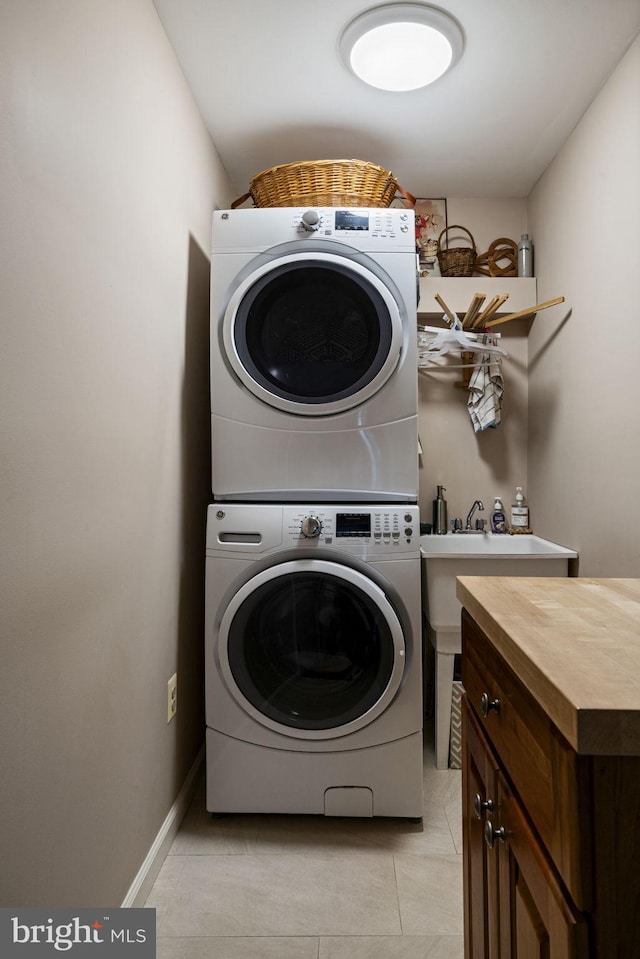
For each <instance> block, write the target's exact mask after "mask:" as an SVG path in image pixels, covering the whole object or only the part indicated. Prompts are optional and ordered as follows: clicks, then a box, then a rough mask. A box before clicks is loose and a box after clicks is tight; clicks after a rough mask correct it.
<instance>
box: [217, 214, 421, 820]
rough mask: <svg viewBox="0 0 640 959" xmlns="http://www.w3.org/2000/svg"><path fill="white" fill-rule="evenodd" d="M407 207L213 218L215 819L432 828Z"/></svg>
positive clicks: (411, 234)
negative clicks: (426, 807)
mask: <svg viewBox="0 0 640 959" xmlns="http://www.w3.org/2000/svg"><path fill="white" fill-rule="evenodd" d="M416 283H417V281H416V258H415V233H414V216H413V213H412V212H411V211H409V210H401V209H377V208H376V209H365V208H356V209H354V208H351V209H340V208H325V209H293V208H258V209H247V210H229V211H217V212H215V213H214V216H213V243H212V259H211V431H212V432H211V435H212V488H213V500H214V501H213V503H212V504H211V505H210V506H209V508H208V514H207V555H206V638H205V655H206V676H205V684H206V723H207V739H206V752H207V786H206V796H207V809H208V810H209V811H211V812H218V813H219V812H259V813H315V814H322V815H327V816H331V815H333V816H396V817H400V816H402V817H408V818H412V819H414V818H415V819H417V818H420V817H421V816H422V717H423V710H422V643H421V629H420V615H421V614H420V608H421V603H420V552H419V529H420V525H419V516H418V506H417V497H418V438H417V362H416V336H415V329H416V325H415V322H416Z"/></svg>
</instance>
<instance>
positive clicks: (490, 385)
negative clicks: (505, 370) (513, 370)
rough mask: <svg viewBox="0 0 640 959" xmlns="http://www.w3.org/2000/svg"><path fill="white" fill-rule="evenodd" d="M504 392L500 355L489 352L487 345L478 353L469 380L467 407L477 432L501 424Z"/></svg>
mask: <svg viewBox="0 0 640 959" xmlns="http://www.w3.org/2000/svg"><path fill="white" fill-rule="evenodd" d="M501 352H503V351H501ZM503 393H504V384H503V381H502V367H501V363H500V357H499V356H498V355H496V354H495V353H492V352H489V348H488V347H487V349H486V350H485V351H484V352H482V353H479V354H478V361H477V363H476V365H475V368H474V371H473V373H472V374H471V378H470V380H469V399H468V400H467V409H468V410H469V416H470V417H471V422H472V423H473V429H474V431H475V432H476V433H481V432H482V431H483V430H486V429H489V428H495V427H496V426H498V425H499V423H500V420H501V418H502V397H503Z"/></svg>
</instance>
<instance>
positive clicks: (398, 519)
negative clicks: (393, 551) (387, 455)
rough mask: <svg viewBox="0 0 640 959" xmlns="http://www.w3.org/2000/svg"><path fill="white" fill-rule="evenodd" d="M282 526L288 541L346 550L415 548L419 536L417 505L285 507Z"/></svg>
mask: <svg viewBox="0 0 640 959" xmlns="http://www.w3.org/2000/svg"><path fill="white" fill-rule="evenodd" d="M283 525H284V532H285V537H287V538H288V539H289V541H290V542H295V543H300V542H303V543H310V542H314V541H315V542H317V543H321V544H323V545H325V546H329V545H334V546H336V547H340V548H347V549H348V548H349V547H359V548H361V547H362V546H370V547H373V548H374V549H376V548H384V549H389V548H390V547H392V548H397V549H399V550H401V549H402V548H403V547H404V548H406V547H408V546H410V547H411V548H415V544H416V542H417V541H418V537H419V535H420V522H419V511H418V507H417V506H394V507H388V506H384V507H361V506H352V505H350V506H344V507H328V506H323V507H317V506H313V507H305V506H300V507H299V508H296V507H285V510H284V524H283Z"/></svg>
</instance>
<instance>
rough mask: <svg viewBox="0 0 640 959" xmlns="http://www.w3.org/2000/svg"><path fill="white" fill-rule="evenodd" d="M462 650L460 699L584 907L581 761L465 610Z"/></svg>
mask: <svg viewBox="0 0 640 959" xmlns="http://www.w3.org/2000/svg"><path fill="white" fill-rule="evenodd" d="M462 653H463V656H462V682H463V686H464V688H465V691H466V693H467V697H468V702H469V704H470V706H471V708H472V709H473V711H474V713H475V715H476V716H477V717H478V719H479V721H480V724H481V726H482V728H483V729H484V731H485V734H486V735H487V737H488V739H489V742H490V744H491V746H492V747H493V749H494V750H495V752H496V753H497V755H498V757H499V759H500V761H501V763H502V765H503V766H504V768H505V769H506V770H507V775H508V778H509V779H510V781H511V783H512V785H513V787H514V789H515V791H516V792H517V793H518V794H519V795H520V797H521V799H522V802H523V804H524V806H525V807H526V809H527V812H528V814H529V816H530V818H531V821H532V824H533V826H534V828H535V829H536V831H537V833H538V836H539V838H540V840H541V842H542V844H543V846H544V847H545V848H546V849H547V852H548V854H549V856H550V858H551V859H552V860H553V862H554V864H555V866H556V868H557V870H558V872H559V874H560V876H561V877H562V880H563V881H564V883H565V885H566V887H567V889H568V890H569V892H570V893H571V896H572V898H573V900H574V901H575V903H576V905H577V906H578V907H579V908H580V909H582V910H584V909H589V908H590V906H591V899H592V891H591V870H590V862H591V849H590V845H589V839H588V834H589V831H588V829H587V828H586V826H587V823H588V820H589V814H590V809H589V808H588V806H589V796H590V792H591V790H590V782H589V777H590V773H589V766H588V764H587V763H585V762H583V761H581V759H580V757H578V756H577V755H576V754H575V752H574V751H573V750H572V749H571V747H570V746H569V744H568V743H567V742H566V740H565V739H564V738H563V737H562V736H561V735H560V734H559V733H558V731H557V730H556V729H555V727H554V726H553V724H552V723H551V721H550V720H549V719H548V717H547V716H546V714H545V713H544V711H543V710H542V709H541V708H540V706H539V705H538V704H537V703H536V701H535V700H534V699H533V697H532V696H531V695H530V694H529V692H528V691H527V690H526V689H525V687H524V686H523V684H522V683H521V682H520V680H519V679H518V678H517V677H516V675H515V674H514V673H513V671H512V670H511V669H510V668H509V666H508V665H507V664H506V662H505V661H504V660H503V659H502V657H501V656H500V655H499V654H498V653H497V652H496V651H495V649H494V647H493V646H492V644H491V642H490V641H489V640H488V638H487V637H486V635H485V634H484V632H483V631H482V630H481V629H480V628H479V626H478V625H477V623H476V622H475V621H474V620H473V619H472V618H471V616H469V614H468V613H467V612H466V610H463V614H462Z"/></svg>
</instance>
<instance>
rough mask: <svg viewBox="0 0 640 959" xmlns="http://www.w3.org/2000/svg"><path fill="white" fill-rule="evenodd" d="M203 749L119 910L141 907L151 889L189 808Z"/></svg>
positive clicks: (202, 760) (202, 758)
mask: <svg viewBox="0 0 640 959" xmlns="http://www.w3.org/2000/svg"><path fill="white" fill-rule="evenodd" d="M204 749H205V747H204V745H203V746H202V748H201V749H200V752H199V753H198V755H197V756H196V759H195V762H194V763H193V765H192V767H191V769H190V770H189V772H188V774H187V778H186V779H185V781H184V783H183V786H182V789H181V790H180V792H179V793H178V796H177V798H176V801H175V802H174V804H173V805H172V807H171V809H170V810H169V812H168V814H167V817H166V819H165V820H164V822H163V823H162V826H161V827H160V830H159V831H158V834H157V836H156V838H155V839H154V840H153V843H152V844H151V848H150V849H149V852H148V853H147V855H146V856H145V860H144V862H143V863H142V865H141V866H140V869H139V870H138V873H137V875H136V877H135V879H134V880H133V882H132V883H131V885H130V887H129V890H128V892H127V894H126V896H125V897H124V900H123V902H122V906H123V908H125V909H131V908H133V907H135V906H143V905H144V903H145V900H146V898H147V896H148V895H149V892H150V890H151V887H152V886H153V884H154V882H155V881H156V878H157V876H158V873H159V872H160V869H161V868H162V864H163V862H164V861H165V859H166V858H167V854H168V852H169V849H170V847H171V843H172V842H173V840H174V839H175V837H176V836H177V834H178V830H179V829H180V824H181V823H182V820H183V819H184V817H185V815H186V813H187V810H188V808H189V806H190V804H191V800H192V799H193V796H194V793H195V791H196V787H197V785H198V773H199V772H200V768H201V766H202V764H203V762H204Z"/></svg>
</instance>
